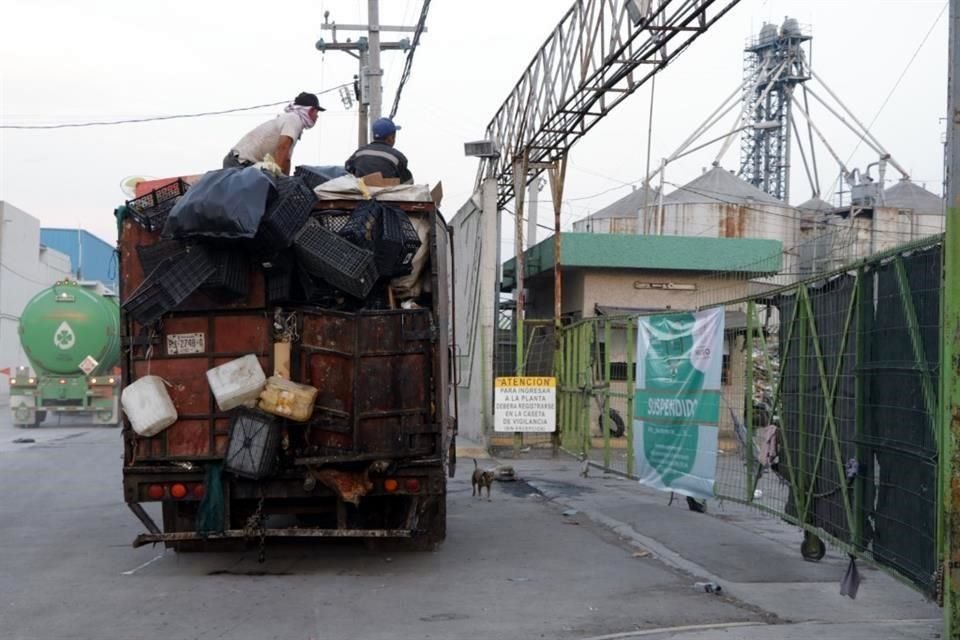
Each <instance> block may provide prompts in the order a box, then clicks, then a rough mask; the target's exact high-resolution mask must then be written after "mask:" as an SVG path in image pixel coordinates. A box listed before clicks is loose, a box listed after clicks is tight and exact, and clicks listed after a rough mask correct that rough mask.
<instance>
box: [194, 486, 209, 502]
mask: <svg viewBox="0 0 960 640" xmlns="http://www.w3.org/2000/svg"><path fill="white" fill-rule="evenodd" d="M206 493H207V489H206V487H204V486H203V485H202V484H197V485H194V486H193V497H194V498H200V499H201V500H203V496H204V495H205V494H206Z"/></svg>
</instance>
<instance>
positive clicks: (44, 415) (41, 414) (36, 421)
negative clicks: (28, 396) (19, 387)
mask: <svg viewBox="0 0 960 640" xmlns="http://www.w3.org/2000/svg"><path fill="white" fill-rule="evenodd" d="M46 419H47V412H46V411H37V412H36V417H35V418H34V420H33V423H34V424H35V425H36V426H38V427H39V426H40V423H41V422H43V421H44V420H46Z"/></svg>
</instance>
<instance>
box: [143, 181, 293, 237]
mask: <svg viewBox="0 0 960 640" xmlns="http://www.w3.org/2000/svg"><path fill="white" fill-rule="evenodd" d="M275 195H276V187H275V186H274V183H273V180H271V178H270V177H269V176H268V175H267V174H266V173H264V172H263V171H261V170H260V169H257V168H256V167H246V168H243V169H220V170H217V171H210V172H209V173H207V174H206V175H204V176H203V177H202V178H201V179H200V180H199V181H198V182H197V183H196V184H195V185H193V187H191V188H190V190H189V191H187V193H186V194H184V196H182V197H181V198H180V200H178V201H177V204H176V205H175V206H174V207H173V210H171V211H170V216H169V217H168V218H167V223H166V224H165V225H164V227H163V233H162V234H161V237H163V238H193V237H201V238H220V239H240V238H252V237H254V236H255V235H256V234H257V229H258V228H259V227H260V220H261V219H262V218H263V214H264V212H265V211H266V210H267V204H268V202H270V200H271V199H272V198H273V197H275Z"/></svg>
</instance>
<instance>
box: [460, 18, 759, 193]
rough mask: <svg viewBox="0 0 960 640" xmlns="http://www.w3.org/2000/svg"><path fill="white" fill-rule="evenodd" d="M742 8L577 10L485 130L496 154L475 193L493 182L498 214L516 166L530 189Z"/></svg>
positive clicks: (484, 168) (560, 26) (551, 37)
mask: <svg viewBox="0 0 960 640" xmlns="http://www.w3.org/2000/svg"><path fill="white" fill-rule="evenodd" d="M739 1H740V0H577V1H576V2H574V3H573V5H572V6H571V7H570V10H569V11H567V13H566V14H565V15H564V17H563V19H562V20H561V21H560V23H559V24H558V25H557V27H556V28H555V29H554V30H553V32H552V33H551V34H550V35H549V36H548V37H547V40H546V41H545V42H544V44H543V46H542V47H541V48H540V50H539V51H538V52H537V53H536V55H535V56H534V58H533V60H532V61H531V62H530V64H529V65H527V68H526V69H525V70H524V73H523V75H522V76H521V78H520V80H519V81H518V82H517V84H516V85H515V86H514V88H513V90H512V91H511V93H510V95H509V96H508V97H507V99H506V101H505V102H504V103H503V105H501V107H500V109H499V110H498V111H497V113H496V115H495V116H494V117H493V119H492V120H491V122H490V124H489V125H488V126H487V131H486V134H487V139H488V140H491V141H493V142H495V143H496V144H497V146H498V147H499V149H500V151H501V153H500V157H499V158H497V159H487V160H484V161H483V162H482V164H481V167H480V170H479V172H478V174H477V185H478V187H479V185H480V183H481V181H482V180H483V178H484V177H486V176H488V175H490V174H491V173H492V174H493V175H495V176H496V177H497V186H498V205H499V206H500V207H502V206H503V205H504V204H506V203H507V202H508V201H509V200H511V199H512V198H513V196H514V193H515V183H514V177H513V173H514V166H515V164H516V163H517V162H518V161H521V162H522V163H524V164H527V165H528V166H529V167H532V168H530V169H528V172H529V175H527V176H526V182H529V181H530V180H532V179H533V178H534V177H536V176H537V175H539V174H540V173H541V171H542V169H541V168H538V167H542V166H543V165H544V164H546V163H550V162H552V161H554V160H557V159H559V158H561V157H563V156H564V155H565V154H566V152H567V150H568V149H569V148H570V147H571V146H572V145H573V143H574V142H576V141H577V140H578V139H580V138H581V137H582V136H583V135H584V134H586V133H587V132H588V131H589V130H590V129H591V128H593V126H594V125H595V124H597V122H599V121H600V120H601V119H602V118H603V117H604V116H606V115H607V113H609V112H610V111H611V110H612V109H613V108H614V107H616V106H617V105H618V104H620V103H621V102H622V101H623V100H624V99H625V98H626V97H627V96H629V95H631V94H632V93H633V92H634V91H636V90H637V89H638V88H639V87H640V86H641V85H643V84H644V82H646V81H647V80H649V79H650V78H651V77H652V76H653V75H654V74H655V73H657V71H659V70H660V69H662V68H663V67H665V66H666V65H667V64H668V63H669V62H670V61H671V60H672V59H673V58H675V57H676V56H677V55H679V54H680V53H681V52H683V50H684V49H686V48H687V47H688V46H689V45H690V44H691V43H692V42H693V41H694V40H695V39H696V38H697V37H698V36H700V35H701V34H702V33H704V32H705V31H706V30H707V29H708V28H709V27H710V26H711V25H712V24H713V23H714V22H716V21H717V20H718V19H719V18H721V17H722V16H723V15H724V14H726V13H727V12H728V11H729V10H730V9H732V8H733V7H734V6H735V5H736V4H738V3H739ZM491 162H492V163H494V167H493V168H492V169H493V170H492V171H490V172H488V167H487V163H491Z"/></svg>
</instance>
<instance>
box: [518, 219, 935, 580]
mask: <svg viewBox="0 0 960 640" xmlns="http://www.w3.org/2000/svg"><path fill="white" fill-rule="evenodd" d="M941 248H942V245H941V244H940V239H939V237H934V238H932V239H928V240H925V241H918V242H915V243H913V244H911V245H907V246H904V247H901V248H898V249H895V250H891V251H888V252H886V253H883V254H878V255H876V256H873V257H870V258H868V259H865V260H861V261H859V262H857V263H854V264H851V265H848V266H846V267H844V268H843V269H840V270H836V271H834V272H831V273H829V274H825V275H821V276H819V277H817V278H816V279H807V280H802V281H797V277H796V274H780V275H778V276H777V277H774V278H769V277H767V278H750V276H748V275H747V276H735V275H726V274H724V275H720V274H718V275H716V276H715V277H713V278H710V279H707V280H706V281H705V282H704V283H703V286H702V287H701V297H702V302H703V305H702V307H701V308H706V307H722V308H723V309H724V311H725V314H724V315H725V332H724V342H723V344H724V346H723V364H722V379H721V385H722V387H721V394H720V396H721V399H720V403H721V410H720V422H719V438H718V455H717V465H716V475H715V485H714V491H715V495H716V497H717V498H718V499H722V500H730V501H735V502H738V503H743V504H746V505H750V506H752V507H755V508H756V509H757V510H758V511H760V512H764V513H766V514H769V515H772V516H774V517H779V518H782V519H784V520H785V521H788V522H790V523H792V524H794V525H796V526H798V527H800V528H802V529H803V530H804V532H805V533H806V535H805V540H804V544H803V547H802V553H803V555H804V556H805V557H807V558H808V559H818V558H819V557H821V556H822V555H823V553H824V551H825V549H824V544H823V541H827V542H830V543H831V544H833V545H835V546H836V547H838V548H840V549H842V550H844V551H847V552H849V553H851V554H853V555H856V556H857V557H860V558H865V559H868V560H870V561H872V562H874V563H876V564H877V565H879V566H881V567H884V568H886V569H887V570H889V571H890V572H892V573H893V574H895V575H897V576H899V577H901V578H903V579H905V580H907V581H909V582H910V583H912V584H913V585H914V586H915V587H916V588H917V589H919V590H920V591H922V592H924V593H926V594H928V595H931V596H935V595H936V593H937V590H938V588H939V587H938V582H937V576H936V570H935V569H936V566H937V558H938V556H939V552H940V548H941V537H940V533H939V532H940V523H939V522H938V514H939V513H940V509H939V508H938V504H939V503H938V482H937V479H938V474H937V468H938V467H937V465H938V462H937V458H938V418H937V416H938V402H939V398H938V384H939V383H938V380H939V373H940V363H939V344H940V342H939V341H940V321H939V314H940V296H941V278H942V275H941V270H942V267H941V257H942V256H941ZM636 331H637V316H632V317H595V318H587V319H583V320H580V321H578V322H575V323H572V324H570V325H568V326H565V327H564V328H563V329H562V331H561V336H560V338H561V339H560V342H559V352H558V360H557V362H556V363H555V365H556V366H555V371H556V373H557V375H558V408H557V414H558V415H557V419H558V428H559V438H560V445H561V446H562V447H563V448H564V449H565V450H567V451H569V452H571V453H573V454H575V455H578V456H586V457H588V458H590V460H592V461H593V462H595V463H597V464H599V465H601V466H602V467H604V468H606V469H609V470H611V471H614V472H618V473H621V474H626V475H628V476H632V477H635V476H636V460H635V455H636V454H635V452H634V446H633V445H634V433H633V429H634V419H633V416H634V415H635V412H634V407H633V402H634V393H635V388H634V387H635V380H636V367H635V362H634V360H635V358H636ZM527 335H528V338H527V339H528V340H532V339H533V338H532V337H530V336H531V334H530V333H528V334H527ZM544 373H546V370H544Z"/></svg>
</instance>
